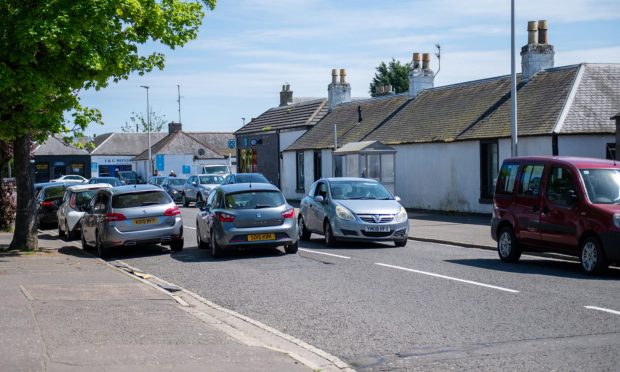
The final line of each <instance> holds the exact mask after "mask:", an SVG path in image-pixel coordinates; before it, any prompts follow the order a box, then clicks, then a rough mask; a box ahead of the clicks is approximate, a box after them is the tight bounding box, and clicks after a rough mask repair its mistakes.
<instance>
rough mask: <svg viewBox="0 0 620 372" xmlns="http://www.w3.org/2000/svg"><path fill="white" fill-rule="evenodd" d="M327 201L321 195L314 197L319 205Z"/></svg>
mask: <svg viewBox="0 0 620 372" xmlns="http://www.w3.org/2000/svg"><path fill="white" fill-rule="evenodd" d="M324 200H325V199H324V198H323V197H322V196H321V195H317V196H315V197H314V201H315V202H317V203H323V201H324Z"/></svg>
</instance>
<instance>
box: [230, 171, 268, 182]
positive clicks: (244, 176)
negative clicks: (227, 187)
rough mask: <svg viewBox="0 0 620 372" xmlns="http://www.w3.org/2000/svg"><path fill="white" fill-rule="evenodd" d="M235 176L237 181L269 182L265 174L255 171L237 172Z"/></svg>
mask: <svg viewBox="0 0 620 372" xmlns="http://www.w3.org/2000/svg"><path fill="white" fill-rule="evenodd" d="M236 178H237V183H252V182H254V183H269V181H268V180H267V179H266V178H265V176H263V175H262V174H256V173H238V174H237V175H236Z"/></svg>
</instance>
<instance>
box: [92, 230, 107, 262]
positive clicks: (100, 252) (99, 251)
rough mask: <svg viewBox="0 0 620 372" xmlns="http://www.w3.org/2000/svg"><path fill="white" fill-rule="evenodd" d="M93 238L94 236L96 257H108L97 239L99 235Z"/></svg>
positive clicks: (101, 243)
mask: <svg viewBox="0 0 620 372" xmlns="http://www.w3.org/2000/svg"><path fill="white" fill-rule="evenodd" d="M95 236H96V238H95V247H96V248H97V256H98V257H99V258H106V257H108V250H107V249H106V248H105V247H104V246H103V242H102V241H101V239H100V238H99V234H96V235H95Z"/></svg>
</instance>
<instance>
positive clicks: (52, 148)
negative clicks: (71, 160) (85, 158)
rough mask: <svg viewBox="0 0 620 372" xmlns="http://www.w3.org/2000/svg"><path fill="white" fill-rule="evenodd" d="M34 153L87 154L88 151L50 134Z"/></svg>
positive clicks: (39, 154)
mask: <svg viewBox="0 0 620 372" xmlns="http://www.w3.org/2000/svg"><path fill="white" fill-rule="evenodd" d="M34 155H35V156H42V155H88V151H86V150H84V149H80V148H77V147H75V146H73V145H67V144H66V143H65V142H64V141H63V140H62V139H59V138H57V137H54V136H51V137H49V138H48V139H47V140H46V141H45V142H43V143H42V144H41V145H40V146H38V147H37V148H36V150H35V151H34Z"/></svg>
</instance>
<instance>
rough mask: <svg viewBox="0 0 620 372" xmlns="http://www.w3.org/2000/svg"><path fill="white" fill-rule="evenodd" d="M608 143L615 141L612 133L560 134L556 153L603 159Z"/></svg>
mask: <svg viewBox="0 0 620 372" xmlns="http://www.w3.org/2000/svg"><path fill="white" fill-rule="evenodd" d="M608 143H616V137H615V136H614V135H578V136H560V137H559V138H558V153H559V155H562V156H583V157H589V158H602V159H605V158H606V156H605V152H606V149H607V144H608Z"/></svg>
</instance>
